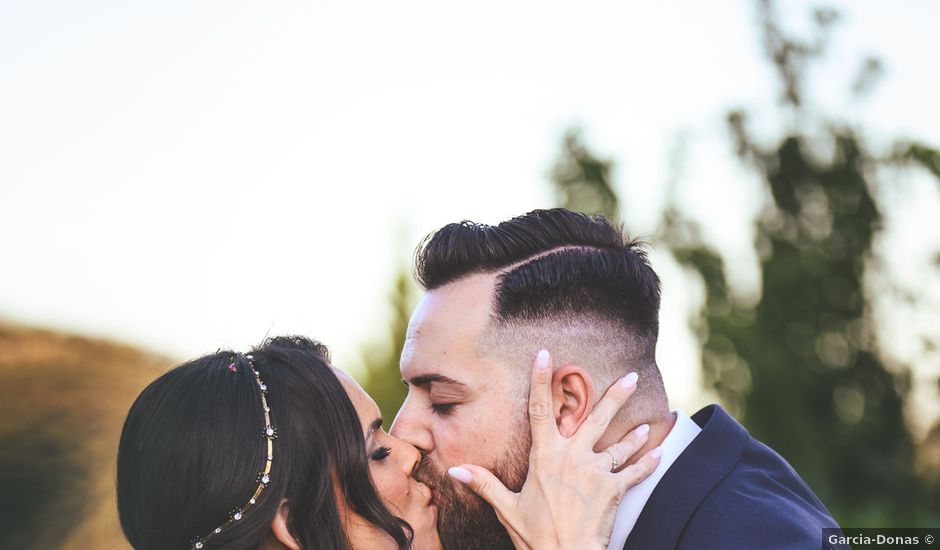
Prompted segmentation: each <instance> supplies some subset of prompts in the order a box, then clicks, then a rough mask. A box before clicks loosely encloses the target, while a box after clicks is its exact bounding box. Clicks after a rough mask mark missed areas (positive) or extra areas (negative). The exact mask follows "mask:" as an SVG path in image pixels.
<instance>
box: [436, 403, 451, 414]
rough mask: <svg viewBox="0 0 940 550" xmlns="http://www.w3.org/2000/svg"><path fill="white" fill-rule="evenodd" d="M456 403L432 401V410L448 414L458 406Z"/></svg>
mask: <svg viewBox="0 0 940 550" xmlns="http://www.w3.org/2000/svg"><path fill="white" fill-rule="evenodd" d="M456 406H457V404H456V403H431V410H432V411H434V412H435V414H448V413H450V412H451V411H453V409H454V407H456Z"/></svg>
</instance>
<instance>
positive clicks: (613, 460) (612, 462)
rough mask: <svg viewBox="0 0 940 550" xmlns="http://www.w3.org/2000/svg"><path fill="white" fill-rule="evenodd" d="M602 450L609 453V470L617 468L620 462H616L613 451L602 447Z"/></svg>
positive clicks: (613, 470) (612, 470)
mask: <svg viewBox="0 0 940 550" xmlns="http://www.w3.org/2000/svg"><path fill="white" fill-rule="evenodd" d="M604 452H605V453H607V454H609V455H610V472H611V473H613V472H615V471H616V470H617V466H619V465H620V464H619V463H618V462H617V457H616V456H614V453H613V451H611V450H610V449H604Z"/></svg>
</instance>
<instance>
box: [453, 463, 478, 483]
mask: <svg viewBox="0 0 940 550" xmlns="http://www.w3.org/2000/svg"><path fill="white" fill-rule="evenodd" d="M447 473H448V474H450V477H452V478H454V479H456V480H457V481H459V482H461V483H470V481H471V480H472V479H473V474H471V473H470V470H467V469H466V468H461V467H459V466H454V467H453V468H449V469H448V470H447Z"/></svg>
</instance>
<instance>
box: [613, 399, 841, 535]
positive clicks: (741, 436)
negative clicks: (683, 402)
mask: <svg viewBox="0 0 940 550" xmlns="http://www.w3.org/2000/svg"><path fill="white" fill-rule="evenodd" d="M692 420H694V421H695V423H696V424H698V425H699V426H700V427H701V428H702V431H701V433H699V435H698V436H697V437H696V438H695V439H694V440H693V441H692V443H691V444H689V446H688V447H686V449H685V451H684V452H683V453H682V454H681V455H679V458H678V459H676V461H675V462H674V463H673V464H672V466H671V467H670V468H669V470H668V471H666V475H665V476H663V478H662V479H661V480H660V481H659V484H658V485H657V486H656V489H654V490H653V494H652V495H650V498H649V500H648V501H647V503H646V506H645V507H644V508H643V511H642V512H641V513H640V517H639V519H638V520H637V522H636V526H635V527H634V528H633V531H631V532H630V536H629V537H628V538H627V543H626V545H625V546H624V550H667V549H668V550H673V549H681V550H686V549H695V550H711V549H720V550H754V549H762V548H772V549H781V550H782V549H801V550H802V549H805V548H813V549H818V548H821V547H822V540H823V539H822V528H823V527H838V525H837V524H836V522H835V520H834V519H832V516H831V515H830V514H829V511H828V510H826V507H825V506H824V505H823V503H822V502H820V501H819V499H818V498H817V497H816V495H815V494H813V491H811V490H810V488H809V487H808V486H807V485H806V483H805V482H804V481H803V480H802V479H800V476H799V475H797V473H796V472H795V471H794V470H793V468H792V467H791V466H790V465H789V464H787V461H786V460H784V459H783V458H782V457H781V456H780V455H778V454H777V453H776V452H774V450H773V449H771V448H770V447H768V446H766V445H764V444H763V443H761V442H760V441H757V440H756V439H754V438H752V437H751V436H750V434H748V433H747V430H745V429H744V427H743V426H741V425H740V424H738V422H737V421H736V420H735V419H733V418H731V416H730V415H728V413H726V412H725V411H724V410H723V409H722V408H721V407H719V406H718V405H710V406H708V407H705V408H704V409H702V410H700V411H699V412H697V413H695V416H693V417H692Z"/></svg>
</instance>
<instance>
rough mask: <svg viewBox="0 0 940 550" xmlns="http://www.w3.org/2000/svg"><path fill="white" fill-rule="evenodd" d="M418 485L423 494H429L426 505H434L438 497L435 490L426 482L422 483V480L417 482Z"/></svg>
mask: <svg viewBox="0 0 940 550" xmlns="http://www.w3.org/2000/svg"><path fill="white" fill-rule="evenodd" d="M417 485H418V491H419V492H420V493H421V494H422V495H426V496H427V500H426V502H425V505H426V506H432V505H434V504H436V503H437V499H436V498H435V495H434V491H433V490H432V489H431V488H430V487H428V486H427V485H425V484H424V483H421V482H420V481H418V482H417Z"/></svg>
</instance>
